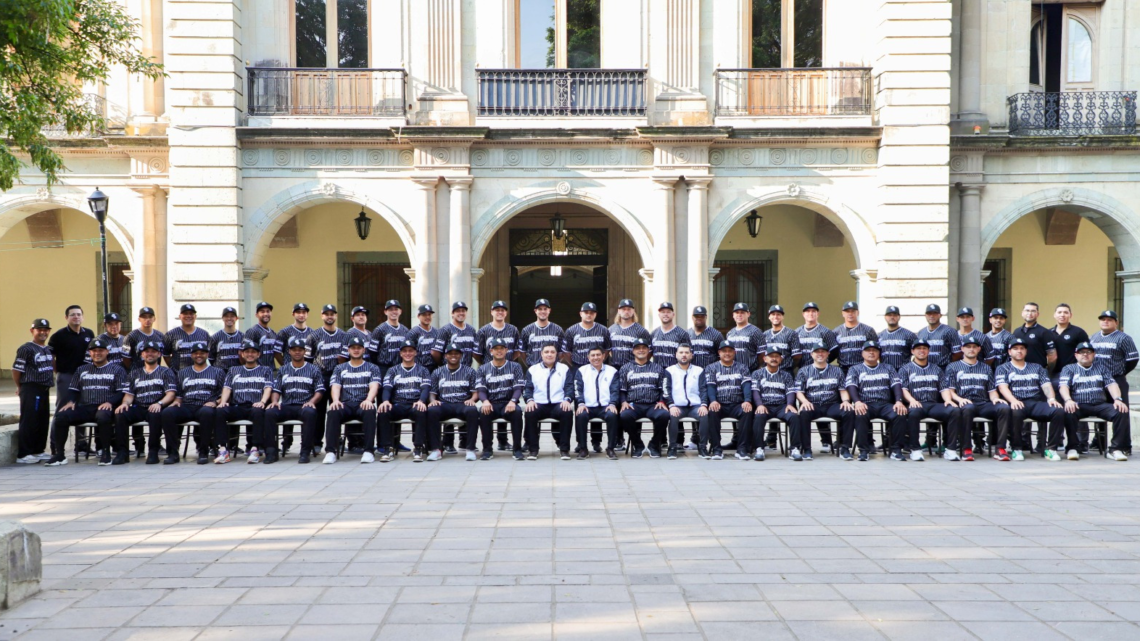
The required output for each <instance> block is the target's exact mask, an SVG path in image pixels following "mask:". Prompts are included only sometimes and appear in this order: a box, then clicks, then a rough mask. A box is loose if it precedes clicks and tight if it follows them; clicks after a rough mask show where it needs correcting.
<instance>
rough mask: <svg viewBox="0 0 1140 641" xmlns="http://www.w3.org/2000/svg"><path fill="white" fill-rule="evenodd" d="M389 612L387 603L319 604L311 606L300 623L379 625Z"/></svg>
mask: <svg viewBox="0 0 1140 641" xmlns="http://www.w3.org/2000/svg"><path fill="white" fill-rule="evenodd" d="M387 613H388V605H387V604H376V603H355V604H352V605H325V604H318V605H314V606H311V607H309V609H308V610H307V611H306V612H305V614H304V616H302V617H301V619H300V621H299V622H298V625H305V624H310V625H332V624H336V625H341V624H344V625H348V624H353V625H356V624H360V625H369V624H374V625H379V624H380V623H383V622H384V616H385V615H386V614H387Z"/></svg>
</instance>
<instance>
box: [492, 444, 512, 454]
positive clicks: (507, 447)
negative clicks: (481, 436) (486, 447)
mask: <svg viewBox="0 0 1140 641" xmlns="http://www.w3.org/2000/svg"><path fill="white" fill-rule="evenodd" d="M495 449H496V450H498V451H500V452H509V451H510V450H511V446H510V445H507V444H506V443H499V444H498V445H496V446H495Z"/></svg>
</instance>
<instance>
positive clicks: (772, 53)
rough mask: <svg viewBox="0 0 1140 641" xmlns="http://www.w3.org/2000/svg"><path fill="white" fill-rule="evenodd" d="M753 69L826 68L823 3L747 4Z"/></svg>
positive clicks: (753, 0) (769, 0)
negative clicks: (824, 66)
mask: <svg viewBox="0 0 1140 641" xmlns="http://www.w3.org/2000/svg"><path fill="white" fill-rule="evenodd" d="M746 1H747V2H749V5H748V6H749V8H750V10H751V14H752V15H751V20H750V21H749V24H750V26H751V32H750V37H749V38H748V44H749V50H750V51H749V53H750V55H751V60H752V64H751V67H752V68H755V69H775V68H787V67H822V66H823V0H746Z"/></svg>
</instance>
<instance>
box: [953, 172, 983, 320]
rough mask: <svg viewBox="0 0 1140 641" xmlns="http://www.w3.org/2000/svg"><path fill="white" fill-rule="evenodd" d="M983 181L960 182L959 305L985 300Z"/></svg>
mask: <svg viewBox="0 0 1140 641" xmlns="http://www.w3.org/2000/svg"><path fill="white" fill-rule="evenodd" d="M982 187H983V186H982V185H962V184H959V185H958V194H959V198H960V199H961V205H960V210H961V212H962V227H961V231H960V232H959V240H958V251H959V253H958V306H959V307H973V308H975V309H976V308H978V307H980V306H981V304H982V260H983V258H984V257H983V256H982Z"/></svg>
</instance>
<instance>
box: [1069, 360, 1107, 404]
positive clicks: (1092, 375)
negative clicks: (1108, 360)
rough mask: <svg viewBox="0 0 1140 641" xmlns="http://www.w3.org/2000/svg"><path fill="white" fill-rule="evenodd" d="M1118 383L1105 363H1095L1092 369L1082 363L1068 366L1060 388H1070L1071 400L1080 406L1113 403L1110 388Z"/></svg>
mask: <svg viewBox="0 0 1140 641" xmlns="http://www.w3.org/2000/svg"><path fill="white" fill-rule="evenodd" d="M1115 382H1116V381H1115V380H1113V378H1112V372H1111V371H1109V369H1108V367H1106V366H1105V365H1104V364H1103V363H1100V362H1098V361H1093V364H1092V366H1091V367H1084V366H1083V365H1081V364H1080V363H1073V364H1072V365H1066V366H1065V369H1063V370H1061V378H1060V380H1059V381H1058V383H1057V384H1058V385H1059V386H1060V387H1067V388H1069V398H1071V399H1073V400H1074V401H1076V402H1077V403H1080V404H1086V403H1089V404H1092V403H1111V402H1112V399H1111V398H1110V397H1109V395H1108V386H1109V385H1112V384H1113V383H1115Z"/></svg>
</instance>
